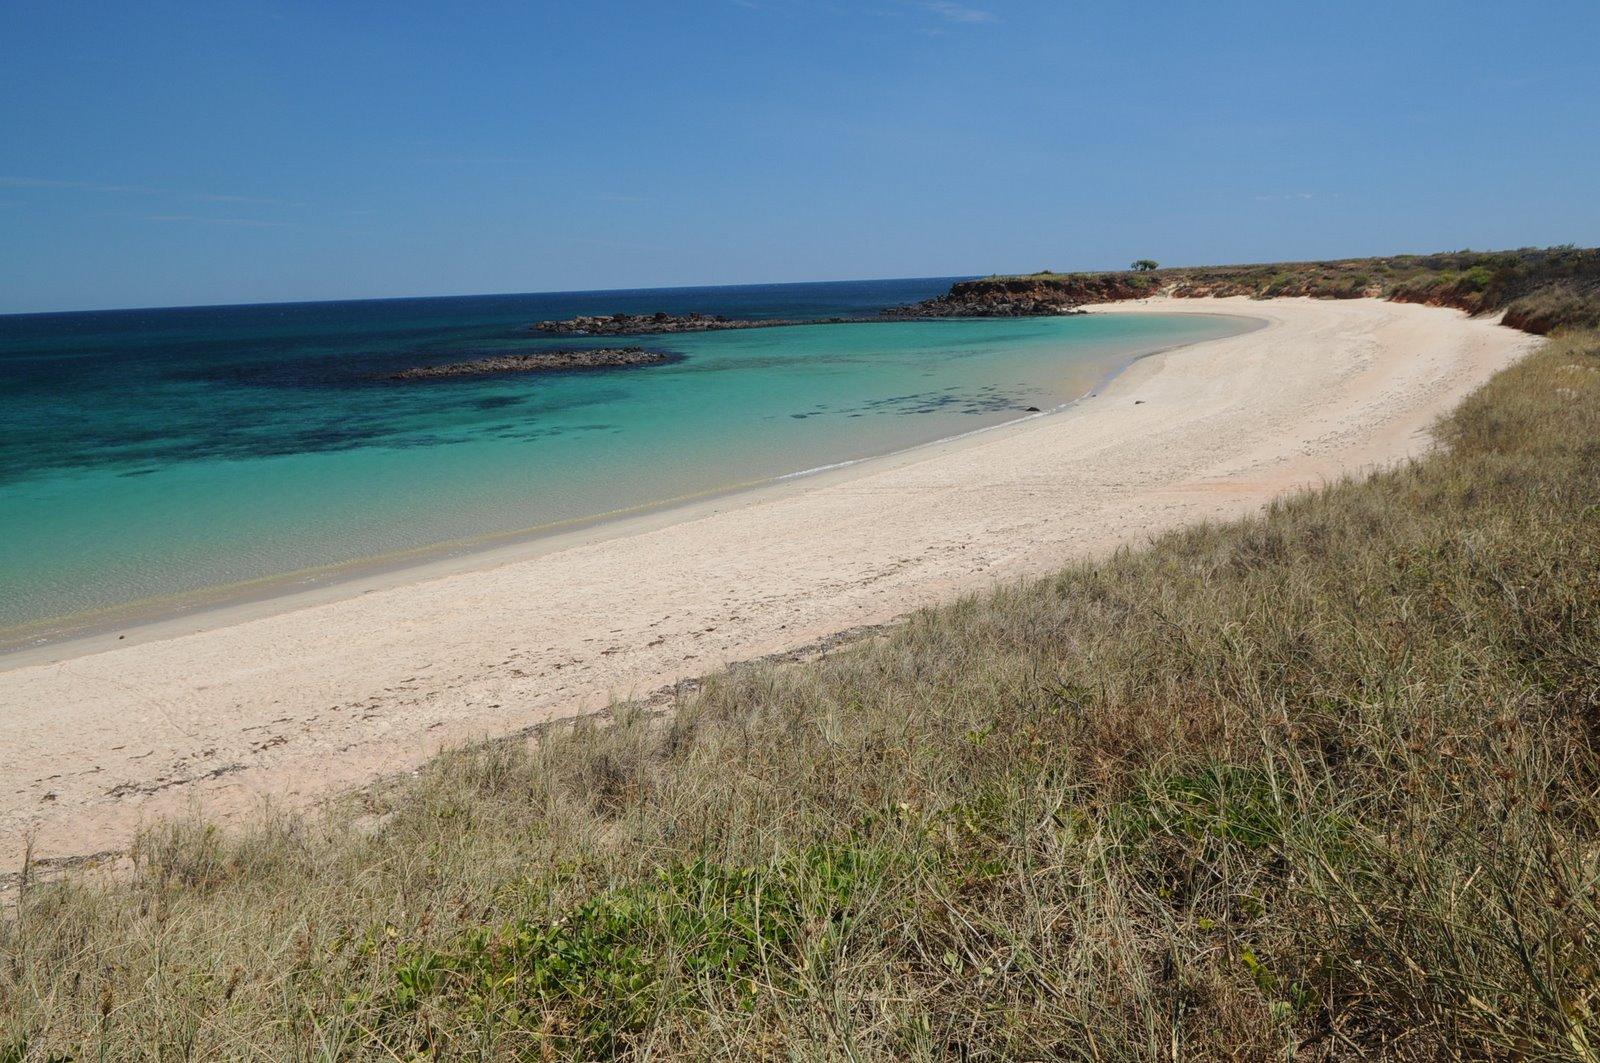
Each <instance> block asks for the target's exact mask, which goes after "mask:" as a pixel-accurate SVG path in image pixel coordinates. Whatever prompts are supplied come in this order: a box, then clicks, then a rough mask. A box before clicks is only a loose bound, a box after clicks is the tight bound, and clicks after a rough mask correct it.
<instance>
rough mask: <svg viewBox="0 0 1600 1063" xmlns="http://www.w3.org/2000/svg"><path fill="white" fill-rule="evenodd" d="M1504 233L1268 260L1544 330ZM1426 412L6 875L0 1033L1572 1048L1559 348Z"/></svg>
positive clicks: (1587, 703) (479, 1053) (1576, 290)
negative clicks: (1399, 261)
mask: <svg viewBox="0 0 1600 1063" xmlns="http://www.w3.org/2000/svg"><path fill="white" fill-rule="evenodd" d="M1540 255H1541V256H1543V257H1536V258H1529V259H1518V261H1517V262H1515V263H1512V262H1506V263H1501V264H1498V265H1490V264H1486V263H1482V262H1478V261H1476V260H1467V259H1460V260H1457V259H1454V258H1451V257H1450V256H1435V257H1436V258H1437V259H1438V262H1437V263H1435V264H1431V265H1430V264H1427V263H1426V262H1419V263H1416V264H1414V265H1412V266H1406V267H1404V268H1401V267H1400V266H1395V267H1394V268H1392V269H1390V270H1388V271H1386V272H1385V271H1380V270H1379V269H1378V268H1377V267H1376V266H1374V265H1371V263H1373V262H1376V261H1378V260H1362V261H1363V262H1367V263H1369V264H1368V265H1367V266H1364V267H1361V268H1357V267H1354V266H1351V267H1349V269H1348V270H1347V269H1346V268H1345V267H1344V265H1343V264H1319V265H1317V266H1315V267H1312V266H1307V267H1306V268H1305V269H1304V270H1301V271H1299V272H1295V271H1292V270H1284V269H1282V267H1275V268H1278V269H1279V270H1280V271H1281V272H1285V273H1288V274H1289V275H1290V280H1289V281H1287V282H1286V286H1285V287H1286V289H1288V288H1295V287H1296V286H1301V287H1303V286H1308V285H1310V286H1315V287H1317V289H1318V293H1321V292H1323V291H1324V290H1331V289H1332V288H1334V287H1337V288H1338V290H1344V287H1345V286H1355V285H1357V284H1358V278H1360V277H1363V276H1364V278H1365V280H1361V281H1359V284H1360V285H1361V287H1362V290H1363V291H1366V290H1368V289H1371V288H1374V287H1375V288H1377V289H1378V291H1379V292H1380V293H1381V294H1386V295H1389V296H1391V297H1401V293H1402V289H1404V291H1405V292H1407V293H1409V294H1411V295H1415V296H1416V297H1418V301H1431V300H1433V299H1435V298H1437V299H1439V300H1445V299H1447V298H1448V299H1455V298H1460V299H1462V300H1465V299H1466V298H1467V297H1468V296H1469V295H1470V296H1471V297H1472V298H1473V300H1474V302H1475V308H1476V309H1483V310H1488V309H1502V308H1505V309H1508V312H1509V308H1510V307H1511V306H1513V305H1516V304H1518V303H1519V301H1524V300H1527V301H1528V302H1526V303H1524V307H1525V312H1526V313H1527V314H1529V315H1532V316H1534V317H1535V318H1536V319H1537V320H1539V321H1548V322H1552V324H1551V327H1552V328H1553V327H1555V324H1559V323H1565V322H1569V321H1573V320H1577V319H1578V318H1577V317H1574V314H1578V315H1579V316H1580V317H1581V312H1582V311H1581V309H1580V310H1573V309H1571V308H1570V306H1569V304H1568V303H1567V302H1564V301H1563V300H1564V299H1566V298H1567V297H1566V296H1565V295H1561V294H1556V293H1557V291H1558V286H1557V284H1556V281H1555V279H1554V278H1555V277H1557V276H1559V275H1563V274H1562V273H1561V271H1562V270H1564V269H1566V268H1567V265H1572V264H1574V263H1576V266H1575V267H1574V268H1575V270H1576V272H1575V273H1574V275H1573V277H1572V278H1571V279H1570V283H1567V282H1563V284H1562V285H1561V286H1560V287H1559V292H1571V293H1573V294H1572V295H1571V299H1572V300H1575V301H1576V304H1577V305H1578V306H1579V307H1580V308H1581V307H1582V306H1586V305H1588V302H1587V301H1588V300H1590V299H1592V295H1593V290H1592V289H1590V288H1585V287H1583V285H1584V284H1585V283H1587V282H1586V281H1584V280H1583V279H1582V278H1583V276H1585V274H1583V273H1582V269H1577V267H1579V266H1581V267H1583V268H1587V266H1584V265H1583V264H1584V263H1585V262H1586V261H1587V259H1585V258H1584V256H1589V257H1590V258H1592V257H1593V255H1594V253H1593V252H1567V251H1564V250H1561V249H1557V251H1555V252H1551V253H1540ZM1574 256H1575V257H1574ZM1390 261H1392V260H1390ZM1336 266H1337V268H1335V267H1336ZM1480 267H1481V268H1482V269H1483V270H1485V271H1486V272H1485V273H1484V274H1477V275H1473V276H1471V277H1469V276H1468V275H1469V274H1472V273H1473V271H1474V270H1476V269H1479V268H1480ZM1265 268H1266V267H1229V268H1226V269H1222V270H1216V271H1211V274H1210V275H1211V277H1212V280H1211V281H1209V282H1206V283H1212V284H1215V285H1219V286H1226V285H1237V286H1239V287H1240V288H1244V287H1249V288H1250V289H1251V291H1252V292H1255V291H1257V290H1258V286H1259V284H1260V282H1262V281H1263V280H1265V281H1266V282H1267V283H1266V287H1274V286H1276V281H1275V280H1273V279H1271V278H1266V277H1265V276H1264V275H1262V276H1257V275H1256V274H1253V273H1251V274H1249V275H1248V277H1247V276H1246V273H1239V274H1234V273H1231V272H1229V270H1241V271H1250V270H1260V269H1265ZM1176 273H1177V271H1171V270H1162V271H1160V273H1159V282H1160V283H1161V284H1162V285H1164V286H1165V285H1170V284H1173V283H1179V282H1178V281H1174V280H1173V277H1174V275H1175V274H1176ZM1199 274H1200V271H1190V280H1189V281H1188V282H1187V283H1191V284H1193V285H1195V286H1197V287H1198V286H1199V285H1200V284H1201V283H1202V279H1201V277H1200V275H1199ZM1325 274H1326V276H1327V279H1326V281H1325V280H1324V279H1322V278H1323V277H1324V275H1325ZM1446 274H1449V279H1446V277H1445V275H1446ZM1099 276H1106V277H1113V278H1127V277H1131V276H1132V275H1131V274H1115V275H1099ZM1274 276H1275V275H1274ZM1534 277H1538V278H1542V279H1540V280H1539V281H1538V282H1537V283H1535V281H1534ZM1518 278H1522V279H1521V280H1519V279H1518ZM1524 281H1526V283H1524ZM1107 283H1111V282H1109V281H1108V282H1107ZM1115 283H1117V284H1121V283H1123V280H1121V279H1118V280H1116V281H1115ZM1324 284H1326V285H1327V286H1328V288H1327V289H1324V287H1323V286H1324ZM1585 292H1588V293H1589V294H1588V295H1585V294H1584V293H1585ZM1456 293H1459V294H1456ZM1541 293H1542V294H1541ZM1230 294H1231V292H1230ZM1449 305H1456V304H1455V303H1450V304H1449ZM1539 315H1543V316H1539ZM1437 435H1438V439H1439V441H1440V444H1441V445H1440V447H1439V448H1438V449H1436V450H1435V451H1434V452H1432V453H1431V454H1429V455H1428V456H1427V457H1425V458H1423V459H1421V460H1418V461H1415V462H1412V463H1409V464H1407V465H1405V466H1403V467H1400V468H1396V469H1392V470H1388V471H1384V472H1381V473H1378V474H1375V475H1371V476H1367V477H1364V478H1359V479H1347V480H1344V481H1342V482H1338V483H1333V484H1330V485H1328V486H1326V487H1324V488H1322V489H1319V490H1315V491H1306V492H1301V493H1298V494H1295V495H1292V496H1290V497H1287V498H1285V499H1283V500H1281V501H1279V502H1277V503H1275V504H1274V505H1273V506H1272V507H1271V509H1270V510H1269V511H1268V512H1266V513H1265V514H1264V515H1262V516H1260V517H1258V518H1252V519H1248V520H1241V521H1237V522H1233V523H1228V524H1209V525H1201V526H1195V527H1191V528H1188V529H1185V530H1181V531H1177V532H1172V533H1169V534H1166V535H1163V536H1161V537H1160V538H1158V539H1157V540H1155V541H1154V542H1153V543H1151V544H1149V545H1148V546H1144V547H1141V548H1137V549H1124V550H1122V551H1120V552H1118V553H1117V554H1116V555H1115V556H1113V557H1111V558H1109V559H1106V560H1103V561H1097V562H1080V563H1074V564H1071V565H1068V566H1066V567H1065V568H1063V569H1062V570H1061V571H1059V572H1058V573H1056V574H1055V575H1054V576H1052V577H1050V578H1046V579H1036V580H1030V581H1025V582H1017V583H1014V584H1011V585H1008V586H1006V587H1004V588H1002V589H1000V590H997V591H995V592H993V593H989V594H985V595H980V596H972V597H968V598H965V599H962V600H960V601H958V602H955V603H952V604H949V605H945V606H941V607H938V608H930V609H926V610H923V611H920V612H918V613H916V614H914V615H913V616H911V617H909V618H908V619H907V620H906V621H904V622H903V623H901V624H898V625H895V626H892V627H890V628H887V629H884V630H882V631H879V632H877V633H875V634H873V635H871V636H870V637H867V638H864V639H862V640H860V641H858V642H855V643H853V644H850V645H848V646H846V647H844V648H842V649H834V650H831V651H829V652H826V653H821V654H817V655H813V656H812V659H807V660H801V661H791V662H767V663H758V664H754V665H749V666H743V667H737V668H734V669H731V670H729V671H727V672H724V673H722V674H718V675H714V676H711V677H709V678H708V679H707V680H706V681H705V683H704V684H703V685H699V686H695V687H693V688H686V689H685V690H684V691H683V692H681V694H679V695H677V696H675V697H674V698H671V699H669V701H668V703H666V704H661V703H648V704H619V705H616V706H613V707H612V708H611V709H610V710H609V711H608V712H606V713H604V714H602V716H601V717H599V718H591V719H585V720H579V721H575V722H571V723H567V724H561V725H556V726H552V727H550V728H547V729H545V730H544V731H543V732H541V733H540V734H538V735H537V736H535V737H534V738H533V739H532V740H528V739H523V738H519V739H516V740H506V741H499V742H493V743H488V744H483V745H479V746H475V747H472V748H468V749H463V750H460V751H457V752H454V753H451V754H448V755H446V756H443V757H441V758H439V759H437V760H435V761H434V762H432V763H430V764H429V765H427V766H426V768H425V769H424V770H422V771H421V772H420V773H419V774H417V775H416V776H415V777H414V778H406V779H403V780H400V781H397V782H395V783H393V784H392V785H389V786H387V787H383V788H378V789H374V790H371V791H367V792H364V793H362V794H360V795H358V796H357V797H355V798H353V799H350V800H346V801H340V802H336V803H334V804H331V805H330V806H329V807H327V808H326V809H323V810H321V811H319V812H318V813H316V814H304V815H301V814H290V813H287V812H280V813H277V814H273V815H268V816H263V817H261V818H259V819H258V820H256V821H254V822H252V823H249V824H246V825H243V826H235V827H229V828H227V829H224V828H221V827H219V826H217V825H215V824H212V823H207V822H205V821H204V820H202V819H198V818H196V819H190V820H185V821H180V822H168V823H157V824H152V825H151V826H150V827H149V828H148V829H146V830H145V831H144V832H143V833H142V834H141V835H140V836H139V838H138V840H137V842H136V844H135V845H134V847H133V849H132V851H131V854H130V857H129V859H128V861H127V866H125V867H122V868H120V869H116V870H114V871H95V870H80V871H78V872H76V873H72V874H68V875H64V876H60V877H57V878H54V879H50V880H35V879H34V878H33V877H32V876H31V875H30V874H27V873H25V874H24V876H23V878H22V881H21V883H20V885H19V886H18V887H17V888H16V889H15V890H14V891H13V894H12V896H11V898H10V901H11V908H10V912H9V914H8V917H7V919H6V920H5V921H4V923H3V924H0V1026H3V1030H4V1033H3V1035H0V1059H4V1060H18V1061H21V1060H52V1059H56V1060H60V1059H68V1058H73V1059H198V1058H217V1057H226V1058H255V1059H264V1060H265V1059H272V1060H280V1059H302V1060H311V1059H331V1058H366V1059H389V1060H393V1059H402V1060H420V1059H457V1058H478V1059H522V1058H590V1059H592V1058H601V1057H616V1056H624V1057H638V1058H643V1057H646V1056H650V1057H656V1058H661V1057H670V1056H692V1057H696V1058H700V1057H720V1058H841V1059H931V1058H948V1057H956V1058H966V1059H985V1058H1023V1059H1038V1058H1070V1059H1083V1060H1117V1059H1152V1060H1154V1059H1205V1058H1212V1059H1223V1058H1226V1059H1259V1060H1275V1059H1283V1058H1286V1057H1288V1056H1290V1055H1293V1056H1294V1057H1295V1058H1312V1059H1317V1058H1349V1059H1355V1058H1369V1057H1390V1058H1410V1059H1437V1058H1450V1057H1475V1058H1518V1059H1570V1060H1594V1059H1595V1058H1596V1057H1597V1055H1600V1016H1597V1012H1596V1009H1597V1008H1600V1000H1597V994H1600V989H1597V988H1596V986H1597V981H1596V979H1597V973H1600V796H1597V781H1600V749H1597V747H1596V738H1597V733H1596V721H1597V719H1600V715H1597V714H1600V584H1597V582H1596V573H1597V572H1600V521H1597V519H1596V514H1597V513H1600V336H1597V335H1596V334H1594V333H1587V332H1568V333H1566V334H1564V335H1561V336H1559V337H1557V338H1554V339H1552V340H1550V341H1549V342H1548V343H1547V344H1546V345H1545V347H1544V348H1543V349H1541V350H1540V351H1539V352H1537V353H1535V354H1534V355H1532V356H1530V357H1529V358H1527V359H1526V360H1524V361H1523V362H1522V363H1520V364H1518V365H1516V366H1515V367H1513V368H1511V369H1509V370H1507V371H1505V372H1503V373H1501V374H1500V375H1498V376H1497V377H1496V378H1494V379H1493V380H1492V381H1491V382H1490V383H1489V384H1488V385H1487V386H1485V387H1484V388H1483V389H1481V390H1480V391H1479V392H1478V393H1476V394H1475V395H1473V396H1472V397H1471V398H1470V399H1469V400H1467V401H1466V402H1465V403H1464V404H1463V405H1462V406H1461V407H1460V408H1459V409H1458V410H1457V411H1456V412H1455V413H1454V414H1452V415H1451V416H1450V417H1448V418H1447V419H1446V420H1445V421H1444V422H1443V423H1442V424H1441V425H1440V426H1439V427H1438V432H1437Z"/></svg>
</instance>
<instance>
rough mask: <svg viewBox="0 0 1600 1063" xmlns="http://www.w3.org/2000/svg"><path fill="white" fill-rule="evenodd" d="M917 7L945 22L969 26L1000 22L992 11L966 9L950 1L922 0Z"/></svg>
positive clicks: (965, 6)
mask: <svg viewBox="0 0 1600 1063" xmlns="http://www.w3.org/2000/svg"><path fill="white" fill-rule="evenodd" d="M919 6H920V7H922V9H923V10H925V11H930V12H932V13H933V14H935V15H938V16H939V17H940V18H942V19H944V20H945V21H946V22H962V23H969V24H970V23H975V22H999V21H1000V17H999V16H998V15H996V14H995V13H994V12H992V11H985V10H983V9H982V8H977V7H968V6H967V5H965V4H957V3H953V2H951V0H923V3H921V4H920V5H919Z"/></svg>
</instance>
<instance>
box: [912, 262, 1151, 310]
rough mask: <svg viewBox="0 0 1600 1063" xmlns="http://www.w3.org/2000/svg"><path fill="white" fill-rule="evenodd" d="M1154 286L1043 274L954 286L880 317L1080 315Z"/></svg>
mask: <svg viewBox="0 0 1600 1063" xmlns="http://www.w3.org/2000/svg"><path fill="white" fill-rule="evenodd" d="M1154 288H1155V285H1154V282H1153V281H1152V280H1151V279H1149V278H1147V277H1145V276H1143V275H1141V274H1118V273H1112V274H1087V275H1086V274H1048V273H1040V274H1034V275H1032V276H1026V277H984V278H981V279H979V280H970V281H957V282H956V283H955V284H952V285H951V286H950V290H949V291H948V292H946V293H945V294H944V295H941V296H938V297H937V298H933V299H924V300H923V301H922V302H920V303H911V304H909V305H907V306H894V307H890V308H889V309H888V310H885V311H884V312H883V314H882V316H883V317H884V318H887V319H889V320H892V321H903V320H910V319H915V318H924V317H1059V316H1061V315H1064V314H1077V313H1082V311H1081V310H1080V309H1079V308H1080V307H1082V306H1084V305H1085V304H1087V303H1111V302H1117V301H1120V300H1123V299H1140V298H1143V297H1145V296H1148V295H1153V294H1154Z"/></svg>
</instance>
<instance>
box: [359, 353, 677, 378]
mask: <svg viewBox="0 0 1600 1063" xmlns="http://www.w3.org/2000/svg"><path fill="white" fill-rule="evenodd" d="M681 358H682V355H677V354H669V353H667V352H665V351H647V350H645V349H644V348H643V347H598V348H595V349H593V350H574V351H536V352H534V353H531V354H493V355H490V356H489V357H487V358H476V359H473V360H472V361H470V362H450V363H448V364H446V365H423V366H418V367H416V368H415V369H402V370H401V371H400V372H398V373H394V374H392V375H391V376H390V377H389V379H390V380H445V379H449V378H452V377H470V376H493V375H496V374H499V373H555V372H565V371H567V370H572V369H622V368H627V367H630V366H637V365H662V364H664V363H666V362H676V361H679V360H680V359H681Z"/></svg>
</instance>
